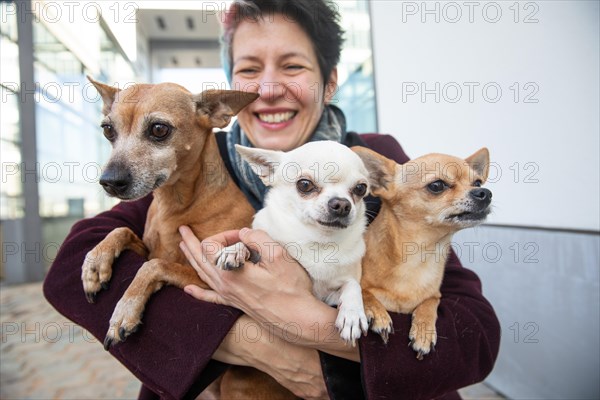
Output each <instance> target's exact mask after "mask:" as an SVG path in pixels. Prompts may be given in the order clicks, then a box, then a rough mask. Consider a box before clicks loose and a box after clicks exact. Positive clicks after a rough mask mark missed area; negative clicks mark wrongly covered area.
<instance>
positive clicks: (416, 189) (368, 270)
mask: <svg viewBox="0 0 600 400" xmlns="http://www.w3.org/2000/svg"><path fill="white" fill-rule="evenodd" d="M353 150H354V151H356V152H357V154H358V155H359V156H360V157H361V158H362V160H363V162H364V163H365V166H366V167H367V169H368V170H369V172H370V174H371V178H370V179H371V187H372V194H373V195H375V196H378V197H379V198H381V202H382V205H381V211H380V212H379V215H378V216H377V218H375V220H374V221H373V223H372V224H371V225H370V227H369V229H367V233H366V236H365V240H366V244H367V252H366V254H365V256H364V258H363V262H362V279H361V287H362V291H363V301H364V305H365V313H366V315H367V317H368V318H369V320H370V323H371V325H370V329H371V330H373V331H374V332H376V333H378V334H380V335H381V337H382V338H383V340H384V341H385V342H387V340H388V335H389V334H390V333H391V332H393V326H392V320H391V318H390V316H389V314H388V313H387V311H386V310H389V311H392V312H398V313H404V314H412V325H411V329H410V332H409V339H410V344H411V345H412V348H413V349H414V350H415V351H416V352H417V358H418V359H419V360H421V359H423V355H426V354H428V353H429V352H430V351H431V350H432V349H433V347H434V346H435V344H436V341H437V332H436V328H435V323H436V320H437V308H438V305H439V303H440V298H441V293H440V286H441V284H442V278H443V276H444V267H445V264H446V259H447V257H448V254H449V250H450V243H451V239H452V235H453V234H454V233H455V232H457V231H459V230H461V229H463V228H468V227H472V226H475V225H478V224H480V223H481V222H483V221H484V220H485V218H486V217H487V215H488V214H489V213H490V210H491V207H490V204H491V199H492V192H490V191H489V190H488V189H484V188H482V187H480V186H481V185H482V184H483V183H485V181H486V179H487V176H488V170H489V153H488V150H487V149H486V148H482V149H481V150H479V151H477V152H476V153H475V154H473V155H471V156H470V157H468V158H466V159H464V160H463V159H460V158H457V157H453V156H449V155H444V154H429V155H425V156H423V157H419V158H417V159H415V160H413V161H409V162H407V163H406V164H403V165H400V164H397V163H395V162H394V161H392V160H390V159H388V158H385V157H383V156H381V155H379V154H377V153H375V152H373V151H371V150H369V149H366V148H363V147H354V148H353Z"/></svg>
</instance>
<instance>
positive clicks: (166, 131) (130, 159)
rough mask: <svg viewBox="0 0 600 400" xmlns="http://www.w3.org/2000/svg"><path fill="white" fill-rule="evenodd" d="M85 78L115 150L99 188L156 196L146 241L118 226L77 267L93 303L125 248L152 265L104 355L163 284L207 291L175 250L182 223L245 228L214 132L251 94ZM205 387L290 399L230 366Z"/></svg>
mask: <svg viewBox="0 0 600 400" xmlns="http://www.w3.org/2000/svg"><path fill="white" fill-rule="evenodd" d="M88 79H90V82H92V84H93V85H94V86H95V87H96V89H97V90H98V92H99V93H100V95H101V96H102V100H103V101H104V108H103V114H104V116H105V117H104V120H103V122H102V127H103V129H104V135H105V136H106V138H107V139H108V140H109V141H110V142H111V144H112V147H113V150H112V154H111V157H110V160H109V161H108V163H107V165H106V167H105V168H104V171H103V174H102V177H101V178H100V184H101V185H102V186H103V187H104V189H105V190H106V192H108V194H109V195H111V196H115V197H117V198H119V199H121V200H134V199H138V198H141V197H144V196H146V195H147V194H149V193H150V192H153V194H154V199H153V201H152V204H151V205H150V208H149V210H148V215H147V217H146V227H145V229H144V237H143V240H141V239H140V238H138V237H137V236H136V235H135V234H134V233H133V232H132V231H131V230H130V229H129V228H117V229H115V230H114V231H112V232H111V233H109V234H108V235H107V237H106V238H105V239H104V240H103V241H102V242H100V243H99V244H98V245H97V246H96V247H95V248H94V249H92V250H91V251H90V252H89V253H88V255H87V256H86V259H85V261H84V264H83V266H82V275H81V278H82V280H83V287H84V291H85V295H86V297H87V299H88V301H89V302H90V303H93V302H94V299H95V295H96V294H97V293H98V292H99V291H100V290H101V289H107V288H108V281H109V280H110V277H111V274H112V263H113V261H114V259H115V258H116V257H118V256H119V254H120V253H121V252H122V251H124V250H127V249H129V250H133V251H135V252H136V253H138V254H140V255H143V256H145V257H147V258H148V260H149V261H147V262H146V263H144V264H143V265H142V267H141V268H140V269H139V270H138V272H137V274H136V276H135V277H134V279H133V281H132V282H131V284H130V286H129V287H128V288H127V290H126V291H125V293H124V295H123V297H122V298H121V300H120V301H119V302H118V304H117V306H116V308H115V311H114V313H113V315H112V318H111V320H110V327H109V330H108V333H107V335H106V338H105V340H104V347H105V348H108V347H110V346H111V345H113V344H115V343H118V342H120V341H123V340H125V338H126V337H127V336H128V335H130V334H131V333H133V332H134V331H135V330H136V329H137V327H138V326H139V324H140V322H141V321H140V319H141V316H142V313H143V310H144V307H145V305H146V303H147V301H148V299H149V298H150V296H151V295H152V293H154V292H155V291H157V290H159V289H160V288H161V287H162V286H164V285H173V286H177V287H179V288H183V287H184V286H186V285H189V284H195V285H200V286H203V287H207V286H206V285H205V284H204V282H202V281H201V280H200V278H199V277H198V274H197V273H196V271H194V269H193V268H192V267H191V266H190V265H189V263H188V261H187V260H186V258H185V256H184V255H183V253H182V252H181V251H180V249H179V243H180V242H181V236H180V234H179V231H178V228H179V226H181V225H188V226H189V227H190V228H191V229H192V231H193V232H194V233H195V234H196V236H198V238H199V239H200V240H202V239H204V238H206V237H209V236H212V235H214V234H217V233H220V232H223V231H225V230H229V229H240V228H242V227H245V226H250V224H251V223H252V217H253V215H254V209H253V208H252V206H251V205H250V204H249V203H248V202H247V200H246V198H245V196H244V195H243V193H242V192H241V191H240V190H239V188H238V187H237V186H236V185H235V183H234V182H233V180H232V179H231V178H230V176H229V174H228V172H227V169H226V167H225V165H224V163H223V161H222V159H221V156H220V154H219V149H218V146H217V142H216V139H215V137H214V135H213V133H212V131H213V128H214V127H216V128H222V127H225V126H227V124H228V123H229V121H230V119H231V117H232V116H233V115H235V114H237V113H238V112H239V111H240V110H241V109H242V108H243V107H245V106H246V105H247V104H249V103H251V102H252V101H254V100H255V99H256V98H257V97H258V94H255V93H246V92H238V91H205V92H203V93H200V94H198V95H193V94H191V93H190V92H188V91H187V90H186V89H185V88H183V87H181V86H179V85H176V84H172V83H162V84H158V85H150V84H139V85H134V86H132V87H130V88H128V89H126V90H119V89H116V88H113V87H111V86H107V85H104V84H102V83H99V82H96V81H94V80H92V79H91V78H88ZM211 386H212V387H213V388H214V387H215V386H216V387H217V391H220V393H221V396H222V397H223V398H233V397H237V398H240V397H244V398H248V397H247V394H248V393H250V392H251V393H254V396H255V397H254V398H285V399H287V398H295V397H294V396H293V395H292V393H291V392H289V391H288V390H287V389H285V388H283V387H282V386H281V385H279V384H278V383H277V382H276V381H275V380H274V379H273V378H271V377H270V376H268V375H266V374H264V373H262V372H260V371H258V370H254V369H252V368H244V367H233V368H231V369H230V370H228V372H226V373H225V375H224V376H223V379H222V381H221V384H220V385H219V381H217V382H215V385H211ZM219 386H220V388H219ZM249 391H250V392H249Z"/></svg>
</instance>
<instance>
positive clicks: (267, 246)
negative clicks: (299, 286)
mask: <svg viewBox="0 0 600 400" xmlns="http://www.w3.org/2000/svg"><path fill="white" fill-rule="evenodd" d="M238 237H239V240H240V241H241V242H242V243H244V244H245V245H246V247H248V249H250V252H251V253H252V255H251V258H250V261H252V262H253V263H255V264H256V263H258V261H265V262H263V263H262V265H263V266H266V265H268V263H269V262H273V261H274V260H275V258H276V257H278V256H279V257H281V255H282V254H283V252H282V247H281V245H280V244H279V243H277V242H276V241H275V240H273V238H271V237H270V236H269V235H268V234H267V233H266V232H265V231H263V230H261V229H249V228H242V229H241V230H240V231H239V232H238Z"/></svg>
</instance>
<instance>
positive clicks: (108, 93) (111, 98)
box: [86, 75, 121, 115]
mask: <svg viewBox="0 0 600 400" xmlns="http://www.w3.org/2000/svg"><path fill="white" fill-rule="evenodd" d="M86 77H87V79H88V81H90V83H91V84H92V85H94V87H95V88H96V90H97V91H98V93H100V97H102V101H103V102H104V107H102V114H104V115H108V113H109V112H110V108H111V107H112V105H113V103H114V102H115V96H116V95H117V93H118V92H120V91H121V89H119V88H116V87H113V86H109V85H105V84H104V83H100V82H98V81H95V80H93V79H92V78H91V77H90V76H89V75H86Z"/></svg>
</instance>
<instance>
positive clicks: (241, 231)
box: [240, 228, 250, 235]
mask: <svg viewBox="0 0 600 400" xmlns="http://www.w3.org/2000/svg"><path fill="white" fill-rule="evenodd" d="M248 232H250V228H242V229H240V235H245V234H246V233H248Z"/></svg>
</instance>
